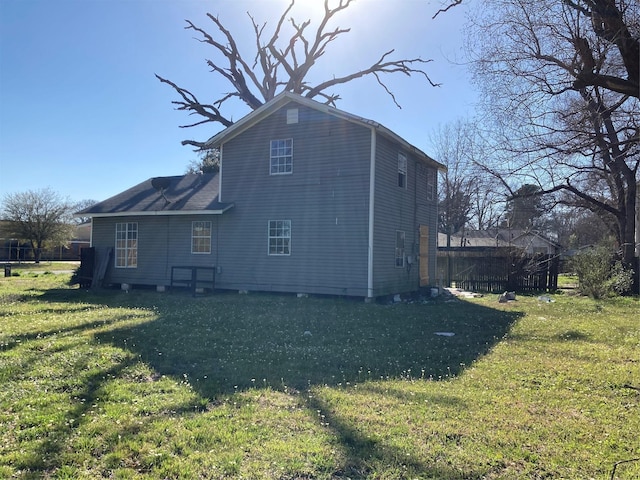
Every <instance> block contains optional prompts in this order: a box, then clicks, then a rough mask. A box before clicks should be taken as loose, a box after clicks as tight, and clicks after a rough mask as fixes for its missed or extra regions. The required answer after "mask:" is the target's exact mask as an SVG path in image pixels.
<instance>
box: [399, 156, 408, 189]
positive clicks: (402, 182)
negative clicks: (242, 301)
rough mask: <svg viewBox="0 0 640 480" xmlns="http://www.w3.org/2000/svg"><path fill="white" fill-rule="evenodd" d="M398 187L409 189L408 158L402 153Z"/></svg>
mask: <svg viewBox="0 0 640 480" xmlns="http://www.w3.org/2000/svg"><path fill="white" fill-rule="evenodd" d="M398 186H399V187H401V188H407V156H406V155H405V154H404V153H402V152H400V153H398Z"/></svg>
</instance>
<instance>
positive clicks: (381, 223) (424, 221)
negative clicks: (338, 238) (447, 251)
mask: <svg viewBox="0 0 640 480" xmlns="http://www.w3.org/2000/svg"><path fill="white" fill-rule="evenodd" d="M399 152H402V153H404V154H405V155H406V157H407V187H406V188H402V187H399V186H398V153H399ZM427 168H428V167H427V166H426V165H425V164H424V163H423V162H422V161H420V160H418V158H417V157H416V156H415V155H412V154H411V152H410V151H407V150H404V149H402V147H401V145H399V144H397V143H395V142H392V141H391V140H389V139H387V138H386V137H384V136H382V135H377V137H376V166H375V172H376V173H375V200H374V249H373V289H374V296H380V295H388V294H392V293H401V292H410V291H415V290H417V289H418V287H419V285H420V270H419V263H418V262H419V261H420V259H419V257H418V255H419V253H420V252H419V245H420V237H419V227H420V225H427V226H428V227H429V244H430V247H431V248H430V249H429V255H428V259H427V260H428V262H429V264H428V265H429V272H430V273H429V278H430V279H432V278H434V275H435V252H436V228H437V224H436V222H437V202H436V201H435V200H433V201H428V200H427V186H426V183H427V173H426V171H427ZM434 191H435V185H434ZM434 197H435V198H437V195H434ZM398 230H401V231H404V232H405V253H406V255H407V256H412V257H413V258H414V261H413V263H412V264H411V265H410V266H407V267H404V268H399V267H396V264H395V247H396V231H398ZM422 261H424V259H423V260H422Z"/></svg>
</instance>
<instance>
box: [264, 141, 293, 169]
mask: <svg viewBox="0 0 640 480" xmlns="http://www.w3.org/2000/svg"><path fill="white" fill-rule="evenodd" d="M292 172H293V138H285V139H283V140H271V157H270V161H269V174H270V175H284V174H288V173H292Z"/></svg>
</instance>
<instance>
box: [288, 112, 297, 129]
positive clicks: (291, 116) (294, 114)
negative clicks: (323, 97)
mask: <svg viewBox="0 0 640 480" xmlns="http://www.w3.org/2000/svg"><path fill="white" fill-rule="evenodd" d="M292 123H298V109H297V108H289V109H287V125H290V124H292Z"/></svg>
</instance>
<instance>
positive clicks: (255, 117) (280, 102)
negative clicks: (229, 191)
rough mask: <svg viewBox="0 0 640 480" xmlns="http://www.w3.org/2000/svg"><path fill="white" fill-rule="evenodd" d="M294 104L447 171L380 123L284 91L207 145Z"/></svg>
mask: <svg viewBox="0 0 640 480" xmlns="http://www.w3.org/2000/svg"><path fill="white" fill-rule="evenodd" d="M292 102H294V103H298V104H300V105H303V106H306V107H309V108H313V109H315V110H318V111H321V112H325V113H327V114H329V115H333V116H336V117H339V118H342V119H344V120H347V121H349V122H353V123H357V124H359V125H364V126H367V127H369V128H373V129H375V130H376V131H377V132H378V133H380V134H381V135H384V136H386V137H388V138H390V139H392V140H394V141H396V142H398V143H400V144H401V145H403V147H404V148H406V149H407V150H408V151H410V152H412V153H414V154H415V155H416V156H417V157H418V158H420V159H422V160H423V161H425V162H426V163H429V164H431V165H432V166H433V167H436V168H437V169H438V170H442V171H446V170H447V167H446V166H445V165H443V164H441V163H440V162H437V161H436V160H434V159H433V158H431V157H430V156H429V155H427V154H426V153H424V152H423V151H422V150H420V149H419V148H418V147H416V146H414V145H412V144H410V143H409V142H407V141H406V140H405V139H404V138H402V137H400V136H399V135H397V134H396V133H394V132H392V131H391V130H389V129H388V128H386V127H384V126H383V125H381V124H380V123H378V122H375V121H373V120H369V119H366V118H363V117H359V116H357V115H353V114H351V113H348V112H345V111H343V110H339V109H337V108H334V107H330V106H329V105H326V104H324V103H320V102H317V101H315V100H312V99H310V98H307V97H303V96H302V95H298V94H296V93H292V92H287V91H284V92H282V93H280V94H278V95H276V96H275V97H274V98H273V99H271V100H270V101H268V102H267V103H265V104H264V105H262V106H261V107H260V108H258V109H256V110H254V111H253V112H251V113H249V114H248V115H246V116H244V117H243V118H241V119H240V120H238V121H237V122H235V123H234V124H233V125H231V126H229V127H227V128H225V129H224V130H222V131H221V132H219V133H217V134H216V135H214V136H213V137H211V138H210V139H209V140H207V145H208V146H209V147H210V148H217V147H219V146H220V145H222V144H223V143H225V142H227V141H229V140H231V139H232V138H234V137H236V136H237V135H239V134H241V133H242V132H244V131H245V130H246V129H248V128H250V127H251V126H253V125H255V124H256V123H258V122H260V121H261V120H263V119H264V118H266V117H268V116H269V115H271V114H272V113H274V112H275V111H277V110H279V109H280V108H282V107H283V106H285V105H287V104H288V103H292Z"/></svg>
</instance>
